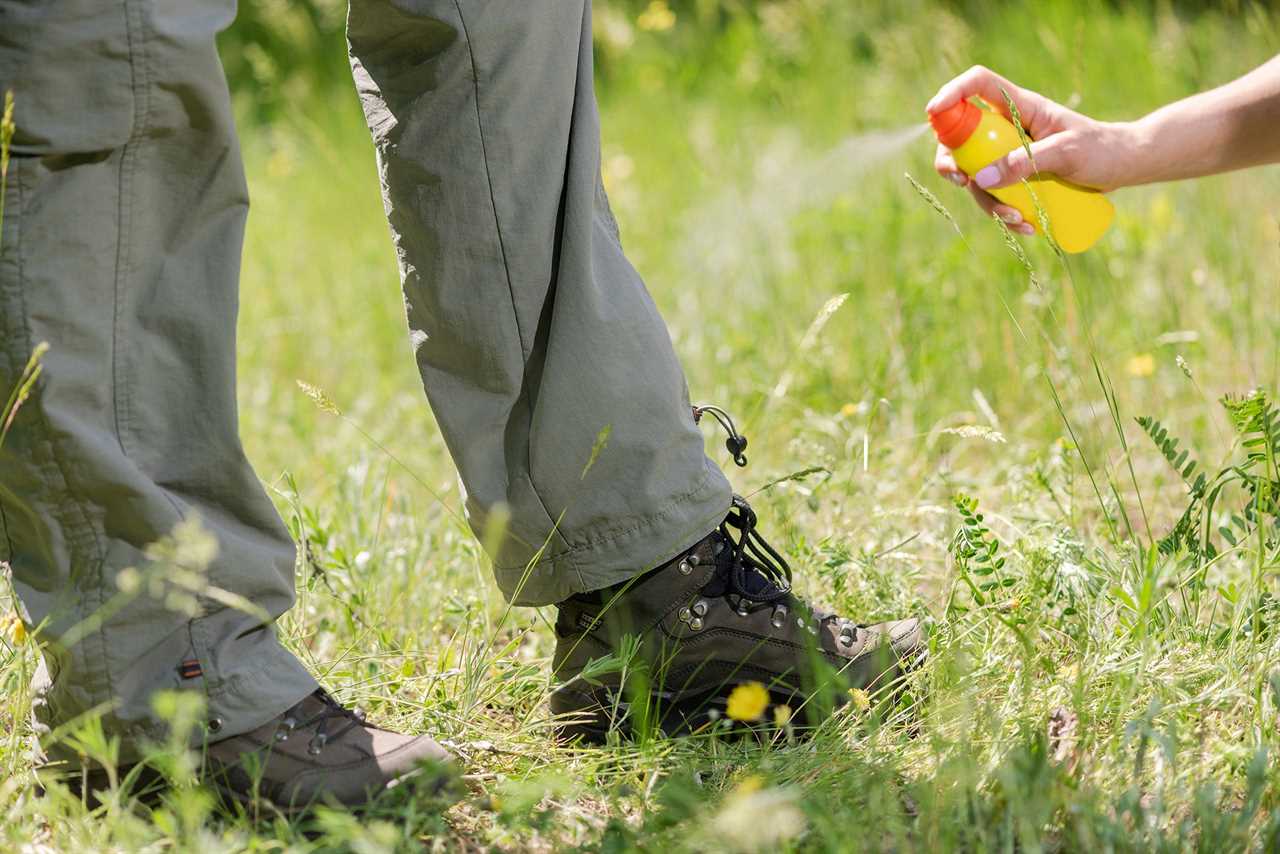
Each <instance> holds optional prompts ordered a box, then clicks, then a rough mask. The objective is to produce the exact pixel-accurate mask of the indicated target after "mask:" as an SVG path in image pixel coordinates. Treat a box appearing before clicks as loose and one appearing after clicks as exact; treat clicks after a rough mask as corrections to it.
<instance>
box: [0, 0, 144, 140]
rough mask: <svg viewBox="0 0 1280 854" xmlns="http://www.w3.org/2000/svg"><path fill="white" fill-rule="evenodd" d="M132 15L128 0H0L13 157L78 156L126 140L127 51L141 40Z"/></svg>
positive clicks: (2, 80) (2, 73)
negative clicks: (12, 124)
mask: <svg viewBox="0 0 1280 854" xmlns="http://www.w3.org/2000/svg"><path fill="white" fill-rule="evenodd" d="M133 13H134V4H133V3H131V2H125V3H105V2H101V0H59V2H57V3H25V2H13V0H0V22H2V24H0V92H4V91H12V92H13V98H14V120H15V124H16V132H15V134H14V137H13V154H14V155H17V156H23V155H30V156H48V155H61V154H79V153H86V152H93V151H105V150H109V149H113V148H119V147H120V146H122V145H124V144H125V143H126V142H128V140H129V137H130V135H131V133H132V131H133V125H134V108H135V104H134V93H133V80H134V76H133V68H132V63H133V59H134V57H133V55H132V52H133V50H134V45H135V44H136V43H138V42H139V41H140V34H139V33H136V32H134V33H131V24H130V16H131V15H133ZM135 20H136V18H135ZM131 35H132V36H133V38H131ZM139 71H140V73H144V72H145V69H142V68H140V69H139Z"/></svg>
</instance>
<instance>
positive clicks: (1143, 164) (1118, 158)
mask: <svg viewBox="0 0 1280 854" xmlns="http://www.w3.org/2000/svg"><path fill="white" fill-rule="evenodd" d="M1103 127H1104V136H1105V138H1106V140H1107V145H1106V150H1107V152H1108V153H1109V156H1110V157H1112V163H1113V177H1114V180H1113V181H1112V182H1111V183H1112V185H1113V186H1111V187H1108V189H1111V190H1115V189H1119V188H1121V187H1132V186H1135V185H1137V184H1149V183H1151V182H1152V181H1158V180H1160V179H1159V174H1158V164H1159V152H1158V151H1157V149H1156V145H1155V141H1156V135H1155V134H1154V133H1153V132H1152V128H1151V127H1150V125H1149V124H1148V123H1147V121H1146V120H1145V119H1138V120H1137V121H1131V122H1105V123H1103Z"/></svg>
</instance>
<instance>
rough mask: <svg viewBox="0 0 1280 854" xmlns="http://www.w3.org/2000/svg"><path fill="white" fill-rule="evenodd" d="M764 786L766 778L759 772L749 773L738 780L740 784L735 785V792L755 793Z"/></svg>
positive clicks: (740, 793)
mask: <svg viewBox="0 0 1280 854" xmlns="http://www.w3.org/2000/svg"><path fill="white" fill-rule="evenodd" d="M763 788H764V778H763V777H761V776H760V775H759V774H748V775H747V776H745V777H743V778H742V779H741V780H740V781H738V785H737V786H734V788H733V794H735V795H753V794H755V793H756V792H758V791H760V790H761V789H763Z"/></svg>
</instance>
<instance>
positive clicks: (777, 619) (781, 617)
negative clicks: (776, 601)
mask: <svg viewBox="0 0 1280 854" xmlns="http://www.w3.org/2000/svg"><path fill="white" fill-rule="evenodd" d="M769 621H770V622H771V623H773V627H774V628H775V629H780V628H782V626H783V624H784V623H786V621H787V606H786V605H775V606H774V608H773V616H772V617H771V618H770V620H769Z"/></svg>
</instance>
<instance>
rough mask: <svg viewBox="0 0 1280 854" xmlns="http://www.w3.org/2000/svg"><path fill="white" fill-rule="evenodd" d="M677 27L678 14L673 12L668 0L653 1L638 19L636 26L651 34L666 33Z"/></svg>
mask: <svg viewBox="0 0 1280 854" xmlns="http://www.w3.org/2000/svg"><path fill="white" fill-rule="evenodd" d="M675 25H676V13H675V12H673V11H671V7H670V6H668V5H667V3H666V0H653V2H651V3H650V4H649V6H648V8H646V9H645V10H644V11H643V12H641V13H640V17H639V18H636V26H638V27H639V28H640V29H642V30H648V31H649V32H654V33H661V32H666V31H667V30H669V29H671V28H672V27H674V26H675Z"/></svg>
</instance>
